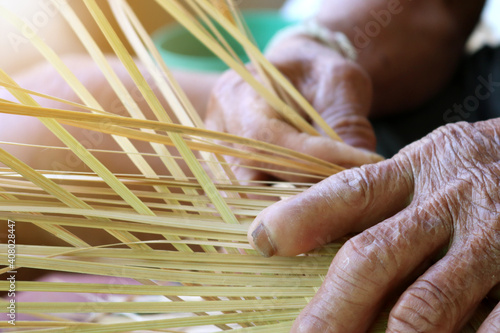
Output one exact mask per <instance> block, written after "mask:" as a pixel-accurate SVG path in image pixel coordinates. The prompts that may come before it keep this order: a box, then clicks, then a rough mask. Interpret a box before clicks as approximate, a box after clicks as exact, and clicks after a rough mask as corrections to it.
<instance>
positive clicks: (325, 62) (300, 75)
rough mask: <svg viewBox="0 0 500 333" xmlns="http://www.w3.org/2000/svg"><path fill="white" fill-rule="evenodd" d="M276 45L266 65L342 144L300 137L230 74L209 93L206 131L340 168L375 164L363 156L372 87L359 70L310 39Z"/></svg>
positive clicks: (254, 175) (246, 173) (370, 137)
mask: <svg viewBox="0 0 500 333" xmlns="http://www.w3.org/2000/svg"><path fill="white" fill-rule="evenodd" d="M280 45H281V46H280V47H279V49H276V50H275V52H272V51H271V53H269V54H268V58H269V60H270V61H271V62H272V63H273V64H274V65H275V66H276V67H277V68H278V69H279V70H280V71H281V72H282V73H283V74H284V75H285V76H286V77H287V78H288V79H289V80H290V81H291V82H292V83H293V84H294V85H295V86H296V87H297V88H298V90H299V91H300V92H301V93H302V94H303V95H304V96H305V97H306V98H307V99H308V100H309V101H310V102H311V104H312V105H313V107H314V108H315V109H316V110H318V112H319V113H320V114H321V115H322V117H323V118H324V119H325V120H326V122H327V124H328V125H330V126H331V127H332V128H333V129H334V130H335V131H336V132H337V133H338V134H339V136H340V137H341V138H342V139H343V140H344V141H345V143H341V142H338V141H334V140H331V139H329V138H326V137H319V136H310V135H307V134H305V133H300V132H299V131H297V130H296V129H295V128H294V127H293V126H291V125H289V124H287V123H286V122H285V121H283V120H282V119H281V118H280V116H279V114H278V112H276V111H275V110H273V109H272V108H271V107H269V106H268V105H267V103H266V102H265V101H264V100H263V99H262V98H261V97H260V96H259V95H258V93H257V92H255V91H254V90H253V89H252V88H251V87H250V86H249V85H248V84H246V83H245V81H244V80H243V79H241V78H240V77H239V75H238V74H237V73H235V72H233V71H229V72H227V73H226V74H225V75H223V76H222V78H221V79H220V80H219V82H218V83H217V84H216V86H215V88H214V90H213V93H212V97H211V101H210V103H209V106H208V112H207V118H206V125H207V128H208V129H211V130H215V131H219V132H228V133H231V134H237V135H240V136H244V137H249V138H252V139H257V140H260V141H266V142H270V143H273V144H276V145H280V146H284V147H287V148H290V149H293V150H296V151H299V152H302V153H306V154H309V155H313V156H315V157H318V158H321V159H324V160H327V161H329V162H332V163H335V164H339V165H341V166H344V167H352V166H360V165H362V164H366V163H373V162H375V161H380V160H381V158H380V157H379V156H378V155H375V154H373V153H371V152H369V151H373V150H374V149H375V135H374V132H373V129H372V127H371V125H370V122H369V121H368V119H367V118H366V117H367V115H368V112H369V110H370V107H371V98H372V87H371V81H370V79H369V78H368V76H367V74H366V73H365V72H364V71H363V70H362V69H361V67H359V66H358V65H357V64H355V63H353V62H351V61H349V60H346V59H344V58H343V57H342V56H340V55H339V54H338V53H337V52H335V51H333V50H331V49H329V48H327V47H325V46H322V45H320V44H318V43H316V42H314V41H312V40H307V39H299V40H297V39H293V40H291V41H290V42H289V43H286V42H284V45H283V44H280ZM353 147H358V148H363V149H364V150H361V149H356V148H353ZM230 162H233V163H235V164H238V163H248V162H247V161H235V160H230ZM247 165H249V164H247ZM252 166H258V167H266V166H263V165H260V164H253V165H252ZM235 173H236V175H237V176H238V178H240V179H259V178H261V177H262V174H261V173H259V172H257V171H253V170H251V169H245V168H237V169H236V170H235ZM278 176H282V174H279V175H278ZM289 180H296V181H297V180H298V179H297V178H291V179H289Z"/></svg>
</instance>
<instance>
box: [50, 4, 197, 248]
mask: <svg viewBox="0 0 500 333" xmlns="http://www.w3.org/2000/svg"><path fill="white" fill-rule="evenodd" d="M53 3H54V1H53ZM59 10H60V11H61V13H62V14H63V16H64V17H65V18H66V21H67V22H68V24H69V25H70V26H71V27H72V28H73V30H74V31H75V33H76V34H77V36H79V38H80V40H81V42H82V43H83V45H84V46H85V47H86V49H87V51H88V53H89V54H90V56H91V57H92V58H93V59H94V61H95V63H96V64H97V65H98V66H99V68H100V69H101V71H102V73H103V74H104V76H105V77H106V78H107V81H108V82H109V84H110V85H111V87H112V88H113V90H114V91H115V92H116V94H117V96H118V97H119V98H120V100H121V101H122V103H123V105H125V106H126V109H127V111H128V112H129V114H131V115H132V116H133V117H134V118H136V119H146V117H145V116H144V114H143V113H142V112H141V110H140V108H139V106H138V105H137V103H136V102H135V100H134V99H133V98H132V96H130V94H129V93H128V90H127V89H126V87H125V85H124V84H123V83H122V82H121V81H120V79H119V78H118V76H117V75H116V73H115V72H114V71H113V69H112V68H111V66H110V65H109V62H108V61H107V60H106V57H105V56H104V54H103V53H102V52H101V51H100V49H99V47H98V46H97V43H95V42H94V40H93V38H92V37H91V36H90V34H89V33H88V31H87V30H86V29H85V27H84V25H83V24H82V23H81V21H80V20H79V18H78V16H77V15H76V14H75V13H74V11H73V10H72V9H71V7H70V6H68V4H67V3H66V2H61V4H60V7H59ZM144 131H147V132H149V133H154V131H148V130H144ZM151 145H152V147H153V149H154V150H155V152H156V153H157V154H158V156H160V160H161V161H162V162H163V164H164V165H165V166H166V167H167V169H168V170H169V171H170V172H171V173H172V174H173V175H181V176H182V175H183V173H182V171H181V170H180V168H179V166H178V164H177V163H175V160H174V158H173V156H172V155H171V154H170V152H169V151H168V150H167V149H166V148H165V147H164V146H163V145H161V144H157V143H154V142H151ZM133 153H135V152H131V154H133ZM173 162H174V163H173ZM137 166H138V167H139V170H140V171H141V172H142V173H143V174H144V175H146V176H147V177H151V178H157V177H158V175H157V174H156V172H155V171H154V170H153V168H152V167H150V166H149V165H148V164H147V162H146V161H145V160H144V159H142V160H141V163H138V164H137ZM155 189H156V190H157V191H158V192H162V193H170V191H169V189H168V188H167V187H164V186H163V187H157V188H155ZM173 203H174V204H177V203H178V202H175V201H174V202H173ZM177 247H178V249H179V250H182V251H185V252H189V251H191V249H190V248H189V247H187V246H182V245H178V246H177Z"/></svg>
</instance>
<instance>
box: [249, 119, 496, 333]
mask: <svg viewBox="0 0 500 333" xmlns="http://www.w3.org/2000/svg"><path fill="white" fill-rule="evenodd" d="M499 160H500V119H494V120H489V121H485V122H480V123H475V124H468V123H459V124H455V125H448V126H446V127H442V128H440V129H438V130H436V131H434V132H433V133H431V134H430V135H428V136H427V137H426V138H424V139H422V140H420V141H418V142H416V143H414V144H411V145H410V146H408V147H406V148H405V149H403V150H402V151H401V152H400V153H399V154H397V155H396V156H395V157H394V158H392V159H390V160H387V161H384V162H380V163H378V164H372V165H367V166H363V167H361V168H355V169H351V170H348V171H344V172H342V173H339V174H336V175H334V176H332V177H330V178H329V179H327V180H325V181H323V182H322V183H319V184H317V185H315V186H314V187H312V188H311V189H309V190H308V191H306V192H305V193H303V194H301V195H298V196H295V197H292V198H290V199H287V200H284V201H282V202H279V203H277V204H275V205H274V206H271V207H269V208H268V209H266V210H264V211H263V212H262V213H261V214H260V215H259V216H258V217H257V219H256V220H255V222H254V224H253V225H252V226H251V228H250V231H249V240H250V241H251V242H252V244H253V245H254V246H255V247H256V248H257V249H259V250H260V251H261V252H262V254H263V255H266V256H271V255H275V254H276V255H284V256H293V255H297V254H300V253H303V252H307V251H309V250H312V249H314V248H315V247H318V246H320V245H322V244H324V243H327V242H329V241H331V240H334V239H337V238H339V237H342V236H344V235H346V234H349V233H358V232H359V233H360V234H359V235H357V236H355V237H354V238H352V239H351V240H349V241H348V242H347V243H346V244H345V245H344V246H343V247H342V249H341V250H340V252H339V253H338V254H337V256H336V257H335V259H334V260H333V262H332V265H331V267H330V270H329V272H328V275H327V277H326V278H325V281H324V283H323V286H322V287H321V289H320V290H319V291H318V293H317V295H316V297H315V298H314V299H313V300H312V301H311V302H310V304H309V305H308V306H307V307H306V309H305V310H304V311H303V312H302V313H301V315H300V316H299V318H298V319H297V320H296V322H295V325H294V328H293V330H292V331H293V332H321V333H325V332H345V333H348V332H364V331H366V329H367V328H368V326H369V325H370V322H371V321H372V319H373V318H374V316H375V315H376V314H377V312H378V310H379V309H380V306H381V305H382V304H383V302H384V301H385V300H386V299H387V296H388V295H389V294H390V293H391V292H392V291H394V290H395V289H398V288H401V287H403V286H404V283H405V282H406V281H408V279H411V278H412V277H413V276H415V275H414V274H415V273H416V272H420V273H419V274H421V272H423V270H422V267H424V268H425V265H426V264H427V265H429V262H430V261H432V259H433V258H435V256H436V254H438V253H439V252H440V251H442V250H446V248H447V247H449V248H448V249H447V252H446V255H445V256H444V257H443V258H442V259H440V260H439V261H438V262H437V263H435V264H434V265H432V266H431V267H430V268H429V269H427V271H425V273H422V274H421V276H420V277H419V278H418V279H417V280H416V281H414V283H413V284H412V285H410V286H409V287H408V288H407V289H406V291H405V292H404V293H403V294H402V296H401V297H400V298H399V300H398V302H397V303H396V305H395V306H394V308H393V309H392V312H391V313H390V318H389V327H388V332H440V333H444V332H456V331H457V330H458V329H459V328H460V327H461V326H462V325H464V324H465V322H466V321H467V320H468V318H469V315H470V314H471V312H472V311H473V310H474V308H475V307H476V306H477V305H478V303H479V302H480V301H481V300H482V299H483V298H484V297H485V296H486V295H487V294H488V293H489V292H490V291H491V290H492V288H493V287H494V286H495V285H497V284H498V283H499V282H500V192H499V185H500V163H499ZM499 317H500V306H497V308H496V310H495V312H494V313H493V314H491V315H490V317H489V319H487V320H486V322H485V323H484V324H483V326H482V328H481V329H480V332H483V333H486V332H499V331H500V323H499Z"/></svg>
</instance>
